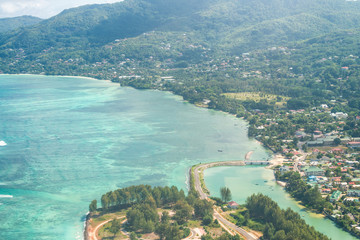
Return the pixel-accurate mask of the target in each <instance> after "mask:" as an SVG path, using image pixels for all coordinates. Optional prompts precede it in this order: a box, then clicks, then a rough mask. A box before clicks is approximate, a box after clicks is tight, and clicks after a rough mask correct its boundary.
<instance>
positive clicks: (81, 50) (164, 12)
mask: <svg viewBox="0 0 360 240" xmlns="http://www.w3.org/2000/svg"><path fill="white" fill-rule="evenodd" d="M359 23H360V2H357V1H344V0H301V1H300V0H251V1H250V0H199V1H193V0H125V1H123V2H119V3H114V4H102V5H87V6H82V7H78V8H73V9H68V10H65V11H63V12H62V13H60V14H59V15H57V16H55V17H52V18H50V19H47V20H43V21H41V22H39V23H38V24H36V25H33V26H29V27H26V28H21V29H17V30H14V31H12V32H7V33H3V34H2V35H0V71H1V72H4V73H34V74H56V75H82V76H89V77H95V78H100V79H112V80H113V81H120V82H121V84H123V85H130V86H133V87H137V88H156V89H161V90H169V91H173V92H175V93H176V94H179V95H182V96H183V97H184V98H185V99H187V100H189V101H190V102H197V103H199V102H200V103H201V102H202V101H203V100H204V99H208V100H211V103H210V105H209V107H211V108H216V109H221V110H224V111H228V112H232V113H239V112H241V111H242V110H243V107H245V108H246V109H262V110H266V109H270V110H271V109H272V108H273V105H271V104H270V103H266V102H261V103H257V102H251V101H250V102H246V101H245V102H244V101H242V102H240V101H236V100H232V99H228V98H226V97H225V96H226V95H224V94H227V93H238V92H245V91H248V92H255V91H256V92H264V93H270V94H275V95H281V96H286V97H288V98H293V99H292V100H288V101H289V104H288V105H289V106H292V107H294V108H303V107H307V106H314V105H316V104H319V103H320V102H326V101H330V100H331V99H336V98H340V96H344V98H346V99H347V101H348V102H351V104H350V105H351V106H350V107H352V108H360V103H359V102H360V100H358V97H357V93H358V91H360V88H359V84H358V79H359V77H360V68H359V65H360V62H359V61H360V60H359V59H360V58H359V57H357V56H360V53H359V46H360V45H359V44H360V42H359V41H360V40H359V39H360V37H359V36H360V31H359V29H358V26H360V24H359ZM351 56H352V57H351ZM324 59H325V60H324ZM123 76H127V77H125V78H124V77H123ZM129 76H130V77H129ZM135 76H137V77H135ZM160 76H168V78H165V79H163V78H160ZM119 77H120V78H119ZM119 79H120V80H119ZM166 79H170V80H166ZM279 99H280V98H279ZM294 99H295V100H294ZM325 100H326V101H325ZM340 100H341V101H343V100H344V99H339V102H341V101H340ZM205 102H208V101H205ZM344 111H345V110H344Z"/></svg>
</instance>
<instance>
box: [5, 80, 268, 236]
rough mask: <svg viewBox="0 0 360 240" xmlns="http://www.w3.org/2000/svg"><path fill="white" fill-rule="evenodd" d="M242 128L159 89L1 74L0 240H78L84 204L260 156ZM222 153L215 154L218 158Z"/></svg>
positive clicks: (265, 155) (173, 182) (181, 183)
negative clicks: (196, 167)
mask: <svg viewBox="0 0 360 240" xmlns="http://www.w3.org/2000/svg"><path fill="white" fill-rule="evenodd" d="M246 131H247V128H246V123H245V122H244V121H242V120H239V119H236V118H235V117H232V116H229V115H227V114H224V113H221V112H216V111H212V110H208V109H201V108H197V107H194V106H193V105H191V104H188V103H186V102H184V101H182V100H181V98H180V97H177V96H174V95H172V94H170V93H165V92H159V91H139V90H135V89H132V88H121V87H120V86H119V85H117V84H113V83H110V82H106V81H97V80H92V79H84V78H68V77H46V76H31V75H26V76H13V75H1V76H0V141H4V142H5V143H6V144H7V145H6V146H0V196H1V195H11V196H13V197H12V198H7V197H6V198H5V197H0V203H1V204H0V214H1V216H2V220H1V224H0V239H10V240H11V239H81V238H82V230H83V220H84V219H83V218H84V215H85V214H86V212H87V209H88V205H89V203H90V201H91V200H93V199H94V198H97V199H98V200H99V198H100V196H101V194H103V193H105V192H107V191H110V190H113V189H116V188H120V187H125V186H129V185H133V184H151V185H176V186H178V187H181V188H186V183H185V182H186V177H185V176H186V175H187V172H188V168H189V167H190V166H191V165H193V164H196V163H199V162H211V161H221V160H237V159H239V160H240V159H244V155H245V154H246V152H248V151H250V150H255V152H254V154H253V156H252V158H256V159H268V158H269V155H268V153H267V152H266V151H265V150H264V149H263V148H262V147H261V146H260V145H259V144H258V143H256V142H255V141H249V139H248V138H247V133H246ZM220 149H221V150H222V152H219V151H218V150H220Z"/></svg>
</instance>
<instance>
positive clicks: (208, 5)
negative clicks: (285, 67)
mask: <svg viewBox="0 0 360 240" xmlns="http://www.w3.org/2000/svg"><path fill="white" fill-rule="evenodd" d="M359 13H360V3H359V2H346V1H343V0H326V1H325V0H315V1H310V0H303V1H299V0H287V1H286V0H252V1H249V0H210V1H205V0H200V1H191V0H176V1H175V0H153V1H151V0H126V1H123V2H119V3H114V4H102V5H87V6H83V7H78V8H73V9H69V10H65V11H63V12H62V13H60V14H59V15H57V16H55V17H53V18H50V19H47V20H44V21H42V22H41V23H40V24H38V25H36V26H32V27H28V28H27V29H21V30H17V31H14V32H12V33H10V34H5V35H3V36H2V37H1V39H0V43H1V45H4V46H6V47H11V48H24V49H26V50H27V51H28V52H31V53H36V52H41V51H42V50H44V49H47V48H49V47H77V48H79V47H80V48H87V47H88V45H89V44H90V45H95V46H100V45H103V44H106V43H109V42H111V41H114V40H115V39H125V38H132V37H136V36H138V35H140V34H142V33H146V32H150V31H153V30H156V31H160V32H179V31H183V32H192V33H195V34H197V36H198V38H199V39H204V40H205V41H207V43H208V44H212V45H215V46H218V45H220V46H226V47H230V49H233V47H236V48H237V49H240V50H241V51H244V50H246V49H247V48H249V49H254V48H264V47H267V46H271V45H272V44H275V43H276V44H277V43H278V42H279V41H280V42H287V41H297V40H302V39H307V38H309V37H314V36H317V35H319V34H324V33H329V32H331V31H334V30H338V29H350V28H354V27H357V26H358V25H359V23H360V14H359Z"/></svg>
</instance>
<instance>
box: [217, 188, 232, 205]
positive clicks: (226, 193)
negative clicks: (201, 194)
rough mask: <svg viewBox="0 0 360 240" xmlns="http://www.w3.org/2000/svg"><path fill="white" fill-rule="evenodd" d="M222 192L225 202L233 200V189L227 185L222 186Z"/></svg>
mask: <svg viewBox="0 0 360 240" xmlns="http://www.w3.org/2000/svg"><path fill="white" fill-rule="evenodd" d="M220 194H221V199H222V200H223V202H228V201H230V200H231V191H230V189H229V188H227V187H222V188H220Z"/></svg>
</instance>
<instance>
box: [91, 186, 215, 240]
mask: <svg viewBox="0 0 360 240" xmlns="http://www.w3.org/2000/svg"><path fill="white" fill-rule="evenodd" d="M94 201H95V200H94ZM94 201H92V202H91V204H90V206H89V208H90V209H93V207H94V206H95V203H96V202H94ZM101 204H102V208H101V209H96V210H93V211H91V212H92V215H94V214H95V211H100V213H99V212H97V215H99V214H100V215H104V214H106V213H111V212H116V211H120V210H122V209H126V219H127V223H126V226H125V228H126V230H127V231H128V232H134V233H141V234H146V233H152V232H155V233H156V234H157V235H158V236H159V237H160V239H168V240H169V239H172V240H175V239H181V238H183V236H184V235H186V236H187V235H189V229H188V228H186V225H187V223H188V221H189V220H196V221H200V222H203V223H204V225H209V224H211V223H212V222H213V220H212V214H213V208H212V203H210V202H208V201H206V200H200V199H198V198H197V197H196V195H194V193H193V192H190V193H189V195H188V196H187V197H186V196H185V194H184V191H183V190H178V188H177V187H175V186H172V187H153V188H152V187H151V186H148V185H139V186H131V187H127V188H123V189H117V190H115V191H111V192H108V193H106V194H104V195H103V196H102V197H101ZM169 211H173V212H174V213H175V214H174V215H173V216H171V217H170V214H169ZM159 213H160V216H161V217H159ZM110 223H111V225H110V226H109V228H108V231H109V232H111V233H112V234H113V235H114V236H115V235H116V234H117V233H118V232H119V230H120V228H121V223H120V219H118V218H115V219H114V220H112V221H111V222H110ZM132 235H133V234H132ZM133 237H134V235H133Z"/></svg>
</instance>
